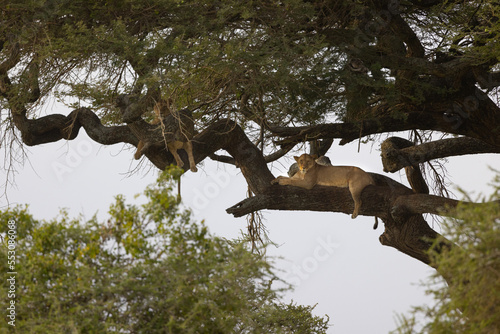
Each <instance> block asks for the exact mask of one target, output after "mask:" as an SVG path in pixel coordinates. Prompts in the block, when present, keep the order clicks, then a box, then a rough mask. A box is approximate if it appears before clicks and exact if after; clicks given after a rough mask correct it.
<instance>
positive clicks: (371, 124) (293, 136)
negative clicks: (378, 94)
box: [269, 112, 442, 145]
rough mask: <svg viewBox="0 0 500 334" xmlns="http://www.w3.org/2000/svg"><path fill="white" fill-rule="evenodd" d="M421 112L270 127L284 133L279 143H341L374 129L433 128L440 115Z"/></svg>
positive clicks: (277, 132) (378, 131)
mask: <svg viewBox="0 0 500 334" xmlns="http://www.w3.org/2000/svg"><path fill="white" fill-rule="evenodd" d="M422 116H423V113H420V112H412V113H408V114H407V115H406V116H405V117H404V118H402V119H401V118H398V119H396V118H393V117H381V118H374V119H367V120H363V121H360V122H346V123H333V124H320V125H314V126H299V127H276V126H274V127H270V128H269V130H270V131H272V133H273V134H274V135H276V136H280V137H287V138H285V139H282V140H279V141H277V143H278V144H288V143H300V142H303V141H307V140H312V139H328V138H342V141H341V142H340V145H344V144H347V143H349V142H351V141H353V140H356V139H358V138H361V137H364V136H368V135H371V134H376V133H383V132H393V131H404V130H414V129H421V130H433V129H436V128H440V127H439V126H438V124H439V122H440V121H442V119H439V118H436V117H433V116H432V115H429V117H427V115H426V117H422Z"/></svg>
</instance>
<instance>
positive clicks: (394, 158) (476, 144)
mask: <svg viewBox="0 0 500 334" xmlns="http://www.w3.org/2000/svg"><path fill="white" fill-rule="evenodd" d="M390 140H391V138H389V139H387V140H386V141H385V142H384V143H382V146H381V147H382V154H381V156H382V165H383V166H384V172H390V173H394V172H396V171H398V170H400V169H401V168H404V167H407V166H418V164H420V163H424V162H426V161H430V160H434V159H440V158H446V157H451V156H459V155H466V154H480V153H500V147H496V146H492V145H490V144H487V143H485V142H483V141H481V140H478V139H474V138H467V137H460V138H449V139H442V140H437V141H432V142H428V143H423V144H420V145H416V146H410V147H404V148H399V149H398V148H397V147H394V146H392V145H386V144H385V143H387V142H388V141H390Z"/></svg>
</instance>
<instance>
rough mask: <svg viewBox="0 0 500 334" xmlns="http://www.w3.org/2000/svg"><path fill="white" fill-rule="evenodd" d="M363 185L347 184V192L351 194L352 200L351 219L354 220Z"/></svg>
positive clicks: (359, 203)
mask: <svg viewBox="0 0 500 334" xmlns="http://www.w3.org/2000/svg"><path fill="white" fill-rule="evenodd" d="M363 188H364V187H363V185H361V184H357V183H356V182H349V191H350V192H351V196H352V199H353V200H354V211H353V212H352V215H351V218H352V219H354V218H356V217H357V216H358V214H359V209H360V208H361V204H362V201H361V192H362V191H363Z"/></svg>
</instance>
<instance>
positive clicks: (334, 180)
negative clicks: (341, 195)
mask: <svg viewBox="0 0 500 334" xmlns="http://www.w3.org/2000/svg"><path fill="white" fill-rule="evenodd" d="M294 159H295V160H296V161H297V164H298V165H299V169H300V170H299V172H298V173H296V174H295V175H294V176H292V177H284V176H280V177H278V178H276V179H274V180H273V181H272V182H271V183H272V184H275V183H279V184H280V185H291V186H296V187H301V188H305V189H312V188H313V187H314V186H315V185H320V186H333V187H342V188H349V191H350V192H351V196H352V198H353V200H354V212H353V213H352V216H351V217H352V218H356V217H357V216H358V214H359V209H360V207H361V204H362V203H361V192H362V191H363V189H365V187H366V186H367V185H370V184H374V182H373V179H372V178H371V176H370V175H369V174H368V173H366V172H365V171H364V170H362V169H361V168H358V167H354V166H323V165H319V164H318V163H316V161H315V157H313V156H311V155H309V154H302V155H301V156H300V157H294Z"/></svg>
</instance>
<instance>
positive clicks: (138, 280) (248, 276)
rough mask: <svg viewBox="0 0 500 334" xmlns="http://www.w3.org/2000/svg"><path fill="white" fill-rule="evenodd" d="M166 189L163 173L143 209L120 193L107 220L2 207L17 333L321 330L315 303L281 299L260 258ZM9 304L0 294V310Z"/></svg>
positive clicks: (3, 254) (1, 254)
mask: <svg viewBox="0 0 500 334" xmlns="http://www.w3.org/2000/svg"><path fill="white" fill-rule="evenodd" d="M172 185H173V178H172V174H169V173H168V172H165V173H163V174H162V175H161V176H160V177H159V179H158V183H157V184H156V185H154V186H150V187H148V188H147V189H146V191H145V192H144V194H145V196H146V198H147V200H148V202H147V203H146V204H144V205H141V206H136V205H131V204H127V203H126V202H125V200H124V198H123V197H122V196H117V197H116V201H115V203H114V204H113V205H111V207H110V210H109V219H107V220H106V221H105V222H99V221H98V220H97V219H96V218H95V217H94V218H92V219H91V220H89V221H87V222H83V221H82V218H78V219H70V218H68V216H67V214H66V213H64V212H63V213H62V214H61V215H60V216H59V217H57V218H54V219H53V220H51V221H48V222H44V221H38V220H36V219H34V218H33V217H32V216H31V215H30V214H29V213H28V211H27V208H21V207H17V208H14V209H7V210H4V211H2V212H0V221H1V225H0V226H1V230H0V232H1V235H2V236H3V237H4V243H3V245H2V247H1V248H0V263H1V264H0V270H1V271H2V272H4V273H5V272H8V271H11V270H9V269H8V268H7V250H8V248H7V247H6V246H7V241H6V239H5V236H6V232H7V222H8V221H9V220H15V221H16V232H17V245H16V249H15V252H16V255H17V258H16V263H15V270H16V271H17V275H16V292H15V294H16V296H15V302H16V304H15V305H16V313H17V314H16V326H15V330H16V332H18V333H27V332H30V333H68V332H79V333H104V332H106V333H108V332H117V333H118V332H120V333H256V332H257V333H266V332H268V333H298V332H300V333H325V332H326V329H327V319H323V318H320V317H317V316H313V315H312V314H311V312H312V310H313V307H309V306H300V305H296V304H293V303H290V304H282V303H281V302H279V300H278V298H279V293H280V290H276V289H273V288H272V287H271V285H272V282H273V280H276V279H277V278H276V276H275V274H274V273H273V268H272V265H271V264H270V263H269V262H268V261H267V259H266V258H265V257H263V256H260V255H258V254H255V253H252V252H250V251H249V250H248V249H247V247H246V246H245V244H244V243H242V242H239V241H228V240H225V239H222V238H218V237H215V236H212V235H210V234H209V232H208V230H207V228H206V226H204V225H203V223H201V224H197V223H194V222H192V221H191V220H190V218H189V212H182V211H181V210H180V207H179V205H180V202H179V201H178V200H177V198H176V197H175V196H173V195H172ZM2 295H3V296H6V295H7V291H3V292H2ZM7 303H9V300H7V298H1V301H0V308H2V309H4V310H5V309H6V308H7V306H8V304H7ZM0 323H1V325H0V326H2V327H3V328H4V329H5V328H6V327H10V326H8V325H7V322H6V321H2V322H0Z"/></svg>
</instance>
